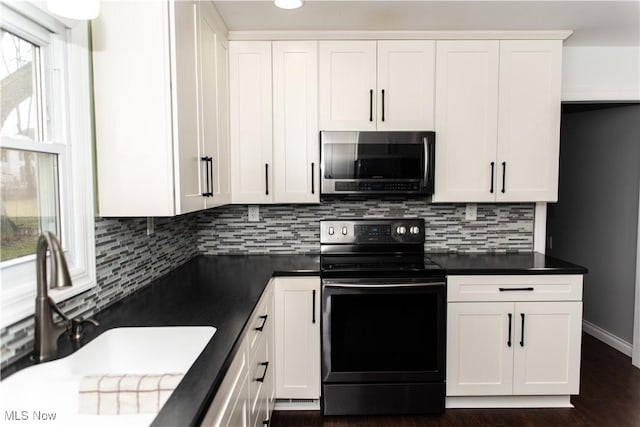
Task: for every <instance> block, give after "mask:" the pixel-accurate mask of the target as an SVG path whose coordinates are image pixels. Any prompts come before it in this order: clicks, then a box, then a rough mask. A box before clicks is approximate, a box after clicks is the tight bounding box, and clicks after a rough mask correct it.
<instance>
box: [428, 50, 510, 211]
mask: <svg viewBox="0 0 640 427" xmlns="http://www.w3.org/2000/svg"><path fill="white" fill-rule="evenodd" d="M435 114H436V119H435V123H436V125H435V130H436V137H437V142H436V178H435V192H434V195H433V201H435V202H491V201H495V195H496V187H495V183H496V181H495V177H496V173H497V165H496V163H495V159H496V141H497V126H498V115H497V114H498V42H497V41H442V42H440V41H439V42H437V44H436V112H435Z"/></svg>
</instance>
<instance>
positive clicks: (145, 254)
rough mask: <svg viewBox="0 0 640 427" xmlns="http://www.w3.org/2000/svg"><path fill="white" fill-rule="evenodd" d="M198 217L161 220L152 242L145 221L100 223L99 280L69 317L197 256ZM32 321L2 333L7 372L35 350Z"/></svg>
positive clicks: (69, 309)
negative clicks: (15, 362) (196, 221)
mask: <svg viewBox="0 0 640 427" xmlns="http://www.w3.org/2000/svg"><path fill="white" fill-rule="evenodd" d="M195 224H196V223H195V221H194V215H185V216H179V217H176V218H160V219H157V220H156V227H155V233H154V234H152V235H151V236H147V221H146V218H126V219H125V218H123V219H114V218H108V219H103V218H96V223H95V234H96V276H97V280H98V284H97V286H96V287H94V288H93V289H91V290H89V291H87V292H85V293H82V294H80V295H78V296H76V297H73V298H70V299H68V300H66V301H64V302H63V303H62V304H59V305H60V308H61V309H62V311H63V312H64V313H66V314H67V315H68V316H69V317H76V316H82V317H87V316H91V315H92V314H94V313H96V312H98V311H100V310H102V309H103V308H105V307H107V306H108V305H110V304H113V303H114V302H116V301H118V300H120V299H122V298H124V297H125V296H127V295H129V294H131V293H132V292H135V291H136V290H138V289H140V288H142V287H144V286H146V285H148V284H149V283H150V282H151V281H153V280H154V279H156V278H158V277H161V276H163V275H165V274H166V273H168V272H169V271H171V270H173V269H175V268H176V267H179V266H180V265H182V264H184V263H185V262H187V261H189V260H190V259H191V258H193V257H194V256H196V255H197V254H198V250H197V246H196V242H195V237H196V230H195ZM33 327H34V320H33V316H30V317H28V318H26V319H23V320H21V321H19V322H17V323H14V324H13V325H10V326H8V327H6V328H3V329H2V331H1V332H0V334H1V336H0V342H2V353H1V356H2V366H3V367H4V366H6V365H8V364H9V363H11V362H12V361H14V360H17V359H19V358H21V357H22V356H24V355H26V354H29V353H30V352H31V351H32V349H33Z"/></svg>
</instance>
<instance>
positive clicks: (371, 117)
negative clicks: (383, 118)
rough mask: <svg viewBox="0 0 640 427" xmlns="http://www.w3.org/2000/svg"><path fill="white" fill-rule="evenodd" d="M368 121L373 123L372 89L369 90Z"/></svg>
mask: <svg viewBox="0 0 640 427" xmlns="http://www.w3.org/2000/svg"><path fill="white" fill-rule="evenodd" d="M369 121H370V122H372V121H373V89H370V90H369Z"/></svg>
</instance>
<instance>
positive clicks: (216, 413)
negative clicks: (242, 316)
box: [202, 340, 248, 426]
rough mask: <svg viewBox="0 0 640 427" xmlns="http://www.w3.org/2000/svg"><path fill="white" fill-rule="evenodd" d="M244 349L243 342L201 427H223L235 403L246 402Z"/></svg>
mask: <svg viewBox="0 0 640 427" xmlns="http://www.w3.org/2000/svg"><path fill="white" fill-rule="evenodd" d="M245 341H246V340H245ZM245 348H246V342H243V343H242V344H241V346H240V349H239V350H238V353H237V354H236V356H235V357H234V359H233V362H231V366H230V367H229V370H228V371H227V374H226V375H225V376H224V379H223V380H222V384H220V388H219V389H218V391H217V393H216V397H215V398H214V400H213V402H212V403H211V406H210V407H209V411H208V412H207V414H206V415H205V418H204V420H203V422H202V425H203V426H220V425H225V424H226V422H225V420H228V419H229V417H231V416H232V412H233V411H234V408H235V406H236V402H237V401H240V399H245V400H246V396H244V394H245V393H246V391H247V388H246V381H247V372H248V360H247V352H246V351H245Z"/></svg>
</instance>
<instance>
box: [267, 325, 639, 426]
mask: <svg viewBox="0 0 640 427" xmlns="http://www.w3.org/2000/svg"><path fill="white" fill-rule="evenodd" d="M571 403H572V404H573V405H574V406H575V408H572V409H448V410H447V411H446V412H445V413H444V415H441V416H393V417H391V416H385V417H368V416H367V417H322V416H321V415H320V413H319V412H318V411H299V412H292V411H276V412H274V414H273V420H272V423H271V425H272V427H288V426H295V427H302V426H331V427H356V426H357V427H365V426H366V427H371V426H380V427H383V426H402V427H418V426H442V427H444V426H447V427H453V426H456V427H457V426H495V427H498V426H504V427H512V426H545V427H546V426H549V427H555V426H598V427H599V426H603V427H640V369H638V368H636V367H634V366H633V365H631V359H630V358H629V357H627V356H625V355H623V354H622V353H620V352H618V351H616V350H614V349H612V348H611V347H609V346H607V345H606V344H603V343H601V342H600V341H598V340H596V339H595V338H593V337H591V336H589V335H584V336H583V347H582V370H581V378H580V395H579V396H573V397H572V398H571Z"/></svg>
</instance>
